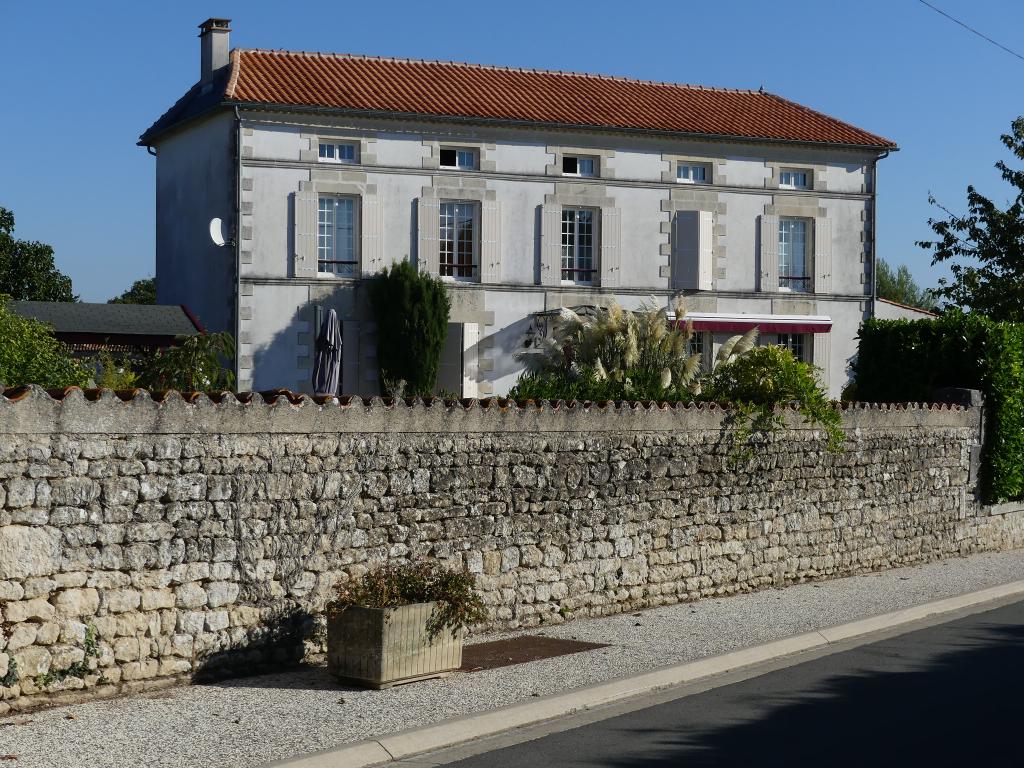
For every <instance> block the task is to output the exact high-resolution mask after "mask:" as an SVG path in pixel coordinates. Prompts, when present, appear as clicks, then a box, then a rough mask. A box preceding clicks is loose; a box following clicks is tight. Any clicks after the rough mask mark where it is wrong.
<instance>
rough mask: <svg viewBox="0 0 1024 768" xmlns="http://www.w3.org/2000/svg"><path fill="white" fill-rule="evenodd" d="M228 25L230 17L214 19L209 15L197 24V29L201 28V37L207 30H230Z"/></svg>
mask: <svg viewBox="0 0 1024 768" xmlns="http://www.w3.org/2000/svg"><path fill="white" fill-rule="evenodd" d="M230 25H231V19H216V18H212V17H211V18H209V19H207V20H206V21H204V22H203V23H202V24H200V25H199V29H201V30H202V31H201V32H200V33H199V35H200V37H202V36H203V35H205V34H206V33H207V32H230V31H231V26H230Z"/></svg>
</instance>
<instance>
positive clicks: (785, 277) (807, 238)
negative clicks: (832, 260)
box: [776, 216, 814, 293]
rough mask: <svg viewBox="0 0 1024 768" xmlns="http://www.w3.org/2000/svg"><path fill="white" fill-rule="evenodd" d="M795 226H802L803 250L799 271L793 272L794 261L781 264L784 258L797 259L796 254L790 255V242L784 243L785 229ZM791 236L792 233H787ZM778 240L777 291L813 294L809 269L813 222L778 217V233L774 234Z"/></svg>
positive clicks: (812, 281)
mask: <svg viewBox="0 0 1024 768" xmlns="http://www.w3.org/2000/svg"><path fill="white" fill-rule="evenodd" d="M795 224H800V225H802V226H803V235H804V243H803V245H804V248H803V259H802V265H801V269H800V270H795V269H794V267H796V265H797V261H796V259H793V263H791V264H790V263H785V264H784V263H783V259H784V258H789V257H793V256H796V257H799V255H798V254H795V253H790V251H791V249H792V242H788V241H786V240H785V239H784V238H785V235H786V234H787V228H788V227H791V226H793V225H795ZM789 234H790V236H792V232H791V231H790V232H789ZM776 237H777V238H778V249H779V250H778V256H779V262H778V263H779V291H781V292H790V293H813V292H814V275H813V271H812V269H811V240H812V237H813V220H812V219H804V218H800V217H797V216H780V217H779V231H778V232H777V234H776Z"/></svg>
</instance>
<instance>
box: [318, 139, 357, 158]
mask: <svg viewBox="0 0 1024 768" xmlns="http://www.w3.org/2000/svg"><path fill="white" fill-rule="evenodd" d="M318 156H319V158H320V161H321V162H324V163H354V162H356V145H355V144H351V143H349V142H341V143H327V142H320V151H319V154H318Z"/></svg>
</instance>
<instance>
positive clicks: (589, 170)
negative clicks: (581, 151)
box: [562, 155, 597, 177]
mask: <svg viewBox="0 0 1024 768" xmlns="http://www.w3.org/2000/svg"><path fill="white" fill-rule="evenodd" d="M562 175H563V176H585V177H594V176H597V158H596V157H592V156H589V155H563V157H562Z"/></svg>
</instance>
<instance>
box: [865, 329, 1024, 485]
mask: <svg viewBox="0 0 1024 768" xmlns="http://www.w3.org/2000/svg"><path fill="white" fill-rule="evenodd" d="M853 368H854V375H855V383H856V395H857V399H859V400H862V401H873V402H928V401H930V400H931V399H932V398H933V393H934V391H935V390H936V389H939V388H941V387H968V388H971V389H980V390H982V391H983V392H984V393H985V398H986V402H987V405H988V411H987V416H988V426H987V432H986V437H985V445H984V462H983V466H982V477H981V489H982V494H983V497H984V498H985V500H986V501H989V502H997V501H1005V500H1007V499H1022V498H1024V379H1022V376H1024V326H1022V325H1020V324H1017V323H997V322H993V321H991V320H987V319H986V318H984V317H981V316H979V315H971V314H964V313H960V312H952V313H949V314H947V315H944V316H942V317H939V318H936V319H934V320H868V321H867V322H865V323H864V324H863V325H862V326H861V330H860V347H859V350H858V353H857V360H856V362H855V363H854V366H853Z"/></svg>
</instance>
